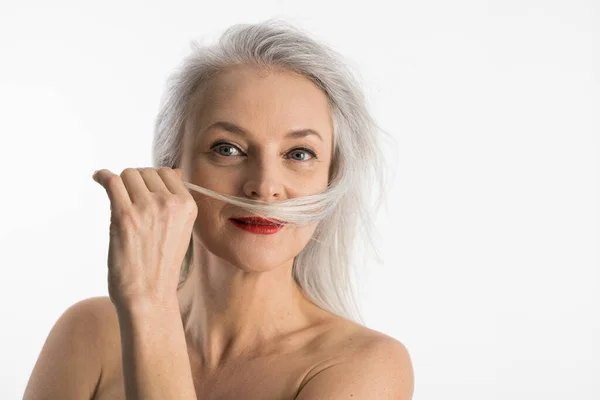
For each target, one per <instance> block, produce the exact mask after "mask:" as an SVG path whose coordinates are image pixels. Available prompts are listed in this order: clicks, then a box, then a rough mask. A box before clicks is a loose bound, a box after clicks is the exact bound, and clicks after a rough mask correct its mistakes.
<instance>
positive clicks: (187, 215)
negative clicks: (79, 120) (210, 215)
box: [93, 167, 198, 310]
mask: <svg viewBox="0 0 600 400" xmlns="http://www.w3.org/2000/svg"><path fill="white" fill-rule="evenodd" d="M182 174H183V171H182V170H181V169H171V168H166V167H163V168H159V169H154V168H139V169H136V168H127V169H125V170H123V172H121V175H120V176H119V175H116V174H113V173H112V172H111V171H109V170H107V169H101V170H98V171H96V172H95V173H94V175H93V178H94V180H95V181H96V182H98V183H99V184H100V185H102V186H103V187H104V188H105V189H106V192H107V194H108V197H109V199H110V203H111V221H110V242H109V249H108V292H109V295H110V299H111V301H112V302H113V304H114V305H115V307H116V308H117V310H119V309H128V308H130V307H136V306H138V305H141V306H150V307H160V308H175V307H178V303H177V284H178V283H179V272H180V268H181V263H182V261H183V258H184V256H185V253H186V251H187V248H188V245H189V242H190V237H191V234H192V229H193V226H194V221H195V220H196V216H197V214H198V208H197V206H196V202H195V201H194V199H193V197H192V195H191V194H190V193H189V191H188V189H187V188H186V187H185V186H184V184H183V181H182V179H181V177H182Z"/></svg>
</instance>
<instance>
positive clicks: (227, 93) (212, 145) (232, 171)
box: [181, 65, 333, 271]
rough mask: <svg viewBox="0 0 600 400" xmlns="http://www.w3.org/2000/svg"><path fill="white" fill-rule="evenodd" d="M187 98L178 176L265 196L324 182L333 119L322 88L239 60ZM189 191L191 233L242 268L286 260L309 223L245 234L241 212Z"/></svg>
mask: <svg viewBox="0 0 600 400" xmlns="http://www.w3.org/2000/svg"><path fill="white" fill-rule="evenodd" d="M192 104H194V105H195V106H194V108H193V109H192V110H193V111H192V117H191V118H190V120H188V121H187V122H188V123H187V124H186V131H185V137H184V142H183V156H182V166H181V167H182V168H183V170H184V180H187V181H189V182H192V183H194V184H196V185H199V186H202V187H205V188H208V189H211V190H213V191H216V192H219V193H224V194H228V195H233V196H240V197H246V198H248V199H255V200H262V201H267V202H278V201H282V200H285V199H289V198H293V197H298V196H305V195H309V194H315V193H318V192H322V191H323V190H325V189H326V188H327V184H328V180H329V167H330V165H331V157H332V147H333V146H332V144H333V124H332V120H331V115H330V110H329V106H328V102H327V97H326V95H325V93H324V92H323V91H321V89H319V88H318V87H317V86H316V85H315V84H314V83H312V82H311V81H310V80H308V79H307V78H305V77H302V76H299V75H296V74H294V73H292V72H287V71H278V70H270V71H265V70H261V69H258V67H253V66H248V65H239V66H235V67H231V68H229V69H227V70H226V71H224V72H222V73H220V74H219V75H218V76H217V77H215V78H214V79H212V80H211V81H210V83H209V84H208V85H207V86H206V87H205V89H204V90H203V91H201V92H200V93H198V94H197V96H196V97H195V99H194V100H193V103H192ZM191 193H192V195H193V196H194V198H195V199H196V201H197V203H198V217H197V219H196V223H195V225H194V233H195V235H196V237H199V238H200V240H201V241H202V243H203V244H204V246H205V247H206V248H207V249H208V250H209V251H210V252H211V253H213V254H215V255H217V256H218V257H220V258H222V259H224V260H226V261H228V262H230V263H231V264H233V265H235V266H237V267H238V268H241V269H244V270H247V271H262V270H269V269H272V268H275V267H278V266H281V265H283V264H285V263H288V262H289V263H291V261H292V260H293V258H294V257H295V256H297V255H298V253H300V251H301V250H302V249H303V248H304V246H305V245H306V244H307V243H308V241H309V239H310V237H311V235H312V234H313V232H314V230H315V228H316V225H308V226H298V227H294V226H291V225H290V226H284V227H283V228H282V229H280V230H279V231H277V232H276V233H274V234H258V233H253V232H249V231H247V230H245V229H242V228H240V227H239V226H238V225H237V224H236V223H234V222H233V221H232V220H231V218H239V217H246V216H250V214H249V213H248V212H246V211H244V210H243V209H241V208H239V207H237V206H233V205H231V204H227V203H225V202H221V201H218V200H215V199H211V198H209V197H207V196H204V195H202V194H199V193H196V192H194V191H192V192H191Z"/></svg>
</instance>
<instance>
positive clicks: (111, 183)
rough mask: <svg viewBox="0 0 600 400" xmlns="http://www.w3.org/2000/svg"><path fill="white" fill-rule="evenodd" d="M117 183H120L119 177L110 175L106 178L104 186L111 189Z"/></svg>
mask: <svg viewBox="0 0 600 400" xmlns="http://www.w3.org/2000/svg"><path fill="white" fill-rule="evenodd" d="M119 181H121V177H120V176H119V175H110V176H109V177H107V178H106V185H107V186H109V187H111V188H112V187H113V186H115V185H116V184H117V183H119Z"/></svg>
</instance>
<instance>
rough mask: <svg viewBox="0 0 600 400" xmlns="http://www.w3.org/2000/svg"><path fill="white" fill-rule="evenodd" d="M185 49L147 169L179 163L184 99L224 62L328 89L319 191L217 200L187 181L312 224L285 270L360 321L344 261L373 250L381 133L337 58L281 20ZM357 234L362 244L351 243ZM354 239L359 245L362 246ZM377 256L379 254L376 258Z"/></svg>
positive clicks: (314, 297)
mask: <svg viewBox="0 0 600 400" xmlns="http://www.w3.org/2000/svg"><path fill="white" fill-rule="evenodd" d="M190 46H191V48H192V53H191V54H190V55H188V56H187V57H186V58H185V59H184V61H183V62H182V64H181V65H180V67H179V68H178V69H177V70H176V71H175V72H174V73H173V74H172V75H171V76H170V77H169V79H168V80H167V87H166V91H165V93H164V95H163V98H162V100H161V106H160V111H159V113H158V116H157V119H156V125H155V133H154V142H153V164H154V167H155V168H158V167H163V166H166V167H170V168H179V166H180V162H181V143H182V140H183V134H184V129H185V123H186V121H187V119H188V117H189V116H190V115H191V113H192V107H191V106H190V103H191V102H192V101H191V99H192V98H193V96H194V93H196V91H197V90H199V88H201V87H203V86H204V85H206V83H207V82H208V81H209V80H210V79H212V77H214V76H215V74H218V73H219V71H221V70H223V69H224V68H227V67H229V66H232V65H238V64H251V65H258V66H260V67H263V68H267V69H268V68H280V69H284V70H288V71H292V72H295V73H298V74H300V75H302V76H304V77H306V78H308V79H310V80H311V81H312V82H314V84H315V85H317V86H318V87H319V88H321V90H323V91H324V93H325V94H326V95H327V97H328V100H329V107H330V110H331V115H332V120H333V129H334V154H333V159H332V166H331V167H332V168H331V178H330V183H329V187H328V189H327V191H326V192H323V193H320V194H316V195H313V196H306V197H302V198H294V199H289V200H285V201H282V202H276V203H263V202H260V201H255V200H250V199H247V198H240V197H233V196H226V195H223V194H219V193H216V192H212V191H210V190H208V189H205V188H202V187H199V186H196V185H193V184H191V183H189V182H188V183H186V186H187V187H188V188H189V189H191V190H195V191H197V192H200V193H203V194H206V195H208V196H211V197H214V198H217V199H220V200H222V201H226V202H229V203H232V204H235V205H238V206H240V207H243V208H244V209H246V210H249V211H251V212H254V213H255V214H257V215H261V216H264V217H269V218H276V219H280V220H283V221H286V222H290V223H296V224H306V223H309V222H314V221H318V224H317V227H316V229H315V232H314V234H313V236H312V238H311V240H310V241H309V242H308V244H307V245H306V246H305V247H304V249H303V250H302V251H301V252H300V254H298V256H296V258H295V259H294V264H293V268H292V274H293V277H294V280H295V281H296V282H297V284H298V285H299V286H300V287H301V288H302V290H303V292H304V293H305V294H306V296H307V297H308V298H309V299H310V300H311V301H312V302H313V303H315V304H316V305H318V306H319V307H321V308H323V309H325V310H327V311H329V312H331V313H334V314H337V315H339V316H341V317H344V318H347V319H350V320H353V321H355V322H359V323H363V324H364V322H363V318H362V316H361V313H360V309H359V307H358V306H357V302H356V297H355V294H354V290H353V287H352V276H351V272H352V270H351V266H352V265H357V260H358V257H359V256H364V254H365V253H364V252H361V251H360V250H359V249H363V250H375V253H377V249H376V247H375V246H374V241H373V234H374V233H376V232H375V231H374V224H373V221H372V218H370V215H369V214H370V211H371V209H370V208H369V206H370V200H372V198H370V196H371V195H372V194H373V193H374V194H375V195H377V201H376V204H375V208H374V209H373V211H375V210H376V209H377V208H378V207H379V205H380V200H382V198H383V193H384V187H385V186H384V180H385V171H384V168H383V154H382V152H381V141H380V140H381V137H380V136H379V134H378V133H379V132H380V131H381V132H382V133H384V134H385V132H384V131H382V130H380V129H378V128H377V126H376V124H375V122H374V121H373V119H372V118H371V116H370V114H369V113H368V111H367V107H366V101H365V98H364V95H363V93H362V90H361V88H360V86H359V84H358V81H357V80H356V78H355V77H354V76H353V74H352V72H351V71H350V70H349V69H348V67H347V66H346V65H345V64H344V62H343V61H342V57H341V55H339V54H338V53H337V52H335V51H334V50H332V49H330V48H329V47H328V46H326V45H324V44H321V43H318V42H317V41H316V40H314V39H312V38H311V37H310V36H309V35H308V34H307V33H305V32H303V31H301V30H300V29H298V28H296V27H293V26H291V25H290V24H289V23H287V22H283V21H280V20H273V19H271V20H267V21H264V22H262V23H258V24H238V25H234V26H232V27H230V28H229V29H227V30H226V31H225V32H224V33H223V34H222V36H221V37H220V39H219V41H218V43H217V44H216V45H212V46H204V45H199V44H198V43H196V42H191V43H190ZM360 239H363V240H360ZM361 244H362V245H363V247H361ZM377 258H378V260H380V258H379V257H377ZM191 259H192V242H191V241H190V246H189V248H188V251H187V253H186V256H185V258H184V260H183V264H182V267H181V274H180V285H181V284H182V283H183V282H185V280H186V279H187V276H188V274H189V271H190V265H191Z"/></svg>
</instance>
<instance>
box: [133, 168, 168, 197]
mask: <svg viewBox="0 0 600 400" xmlns="http://www.w3.org/2000/svg"><path fill="white" fill-rule="evenodd" d="M137 170H138V171H139V173H140V175H141V176H142V178H143V179H144V182H146V186H147V187H148V190H149V191H151V192H161V193H170V192H169V189H168V188H167V186H165V183H164V182H163V180H162V178H161V176H160V175H158V172H156V170H155V169H154V168H138V169H137Z"/></svg>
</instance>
